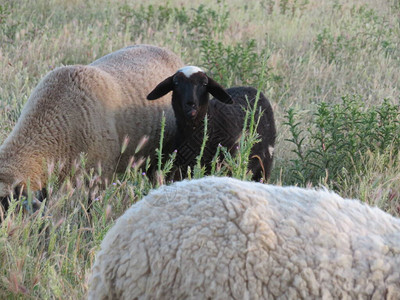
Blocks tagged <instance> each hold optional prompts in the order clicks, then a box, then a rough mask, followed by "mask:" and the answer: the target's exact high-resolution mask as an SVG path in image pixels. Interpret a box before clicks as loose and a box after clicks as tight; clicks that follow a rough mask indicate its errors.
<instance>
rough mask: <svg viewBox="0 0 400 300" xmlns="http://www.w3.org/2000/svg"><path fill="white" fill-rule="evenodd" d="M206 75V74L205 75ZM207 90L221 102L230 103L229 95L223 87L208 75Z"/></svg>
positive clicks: (231, 101)
mask: <svg viewBox="0 0 400 300" xmlns="http://www.w3.org/2000/svg"><path fill="white" fill-rule="evenodd" d="M207 77H208V76H207ZM207 91H208V92H209V93H210V94H211V95H213V96H214V97H215V99H218V100H219V101H221V102H224V103H226V104H232V103H233V100H232V98H231V96H229V95H228V93H227V92H226V91H225V90H224V88H223V87H222V86H221V85H220V84H219V83H218V82H216V81H215V80H214V79H212V78H210V77H208V84H207Z"/></svg>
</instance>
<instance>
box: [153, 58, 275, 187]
mask: <svg viewBox="0 0 400 300" xmlns="http://www.w3.org/2000/svg"><path fill="white" fill-rule="evenodd" d="M170 91H173V92H172V107H173V109H174V113H175V118H176V124H177V135H176V138H175V148H176V149H177V152H178V154H177V158H176V161H175V165H176V167H177V168H180V169H181V172H183V173H184V174H185V171H186V169H187V167H188V166H191V167H193V166H194V165H195V164H196V157H197V156H198V155H199V154H200V150H201V146H202V143H203V137H204V127H205V125H204V117H205V115H206V114H207V118H208V123H207V124H208V125H207V134H208V140H207V143H206V146H205V148H204V153H203V156H202V164H204V165H206V166H207V169H208V172H209V171H210V170H211V167H210V166H211V161H212V160H213V157H214V156H215V154H216V152H217V148H218V146H219V145H221V146H224V147H226V148H227V149H228V150H229V151H230V153H231V154H234V153H235V152H236V151H237V146H238V143H239V140H240V137H241V135H242V132H243V126H244V122H245V117H246V110H249V109H252V108H253V106H254V105H255V101H256V98H257V90H256V89H255V88H252V87H234V88H229V89H227V90H226V91H225V90H224V89H223V87H222V86H221V85H219V84H218V83H217V82H215V81H214V80H213V79H212V78H210V77H208V76H207V75H206V73H205V72H204V71H203V70H201V69H200V68H198V67H195V66H186V67H184V68H181V69H179V70H178V71H177V72H176V73H175V74H174V75H172V76H170V77H168V78H167V79H165V80H164V81H162V82H161V83H160V84H158V85H157V87H155V89H154V90H153V91H152V92H151V93H150V94H149V95H148V96H147V99H148V100H154V99H158V98H159V97H162V96H164V95H165V94H167V93H168V92H170ZM209 93H210V94H211V95H213V96H214V97H215V99H211V101H209ZM259 110H261V111H262V116H261V118H260V122H259V124H258V127H257V132H258V134H259V137H260V140H261V141H260V142H259V143H256V144H255V145H254V147H253V149H252V151H251V153H250V160H249V165H248V169H249V170H251V171H252V173H253V180H256V181H259V180H260V179H261V178H265V179H268V178H269V176H270V172H271V168H272V159H273V149H274V144H275V137H276V129H275V121H274V115H273V111H272V107H271V104H270V103H269V101H268V100H267V98H265V96H264V94H263V93H260V94H259V99H258V102H257V113H256V115H255V118H256V120H257V118H258V116H259ZM175 178H177V179H179V176H178V177H176V176H175Z"/></svg>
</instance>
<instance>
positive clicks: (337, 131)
mask: <svg viewBox="0 0 400 300" xmlns="http://www.w3.org/2000/svg"><path fill="white" fill-rule="evenodd" d="M296 117H297V114H296V112H295V111H294V110H293V109H289V110H288V111H287V115H286V120H287V121H286V122H285V123H284V124H285V125H287V126H288V127H289V130H290V133H291V138H289V139H287V141H289V142H290V143H292V144H293V145H294V147H295V148H294V149H293V150H292V151H293V153H294V155H295V158H294V159H292V160H291V163H292V166H291V171H292V176H293V177H292V181H291V183H292V184H293V183H296V182H298V183H301V184H302V185H304V184H306V183H307V182H311V183H312V184H317V183H319V182H320V181H321V180H323V181H325V182H328V183H330V185H331V186H333V187H336V186H335V185H337V184H338V183H339V182H340V178H341V175H342V174H344V173H346V174H359V173H360V172H362V170H363V165H362V163H361V162H362V158H363V156H364V155H365V153H367V152H371V153H376V154H382V153H385V151H386V150H387V149H389V148H390V149H394V150H393V152H392V155H395V156H396V155H397V153H398V149H399V146H400V141H399V139H398V136H399V134H400V109H399V108H398V106H397V105H393V104H391V103H390V102H389V101H388V100H384V101H383V103H382V104H381V105H378V106H374V107H370V108H369V109H366V108H365V105H364V102H363V101H362V99H361V98H360V97H358V96H345V97H342V103H340V104H327V103H325V102H322V103H320V104H319V105H318V108H317V111H316V112H315V114H314V117H313V119H312V120H311V125H308V126H304V125H303V124H301V122H300V121H298V120H297V118H296ZM307 127H308V130H304V129H302V128H307ZM305 141H307V144H308V146H307V147H306V146H305Z"/></svg>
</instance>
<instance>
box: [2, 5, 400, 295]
mask: <svg viewBox="0 0 400 300" xmlns="http://www.w3.org/2000/svg"><path fill="white" fill-rule="evenodd" d="M399 13H400V4H399V1H397V0H387V1H378V0H351V1H342V0H335V1H318V0H297V1H292V0H280V1H279V0H257V1H256V0H252V1H250V2H248V3H246V4H243V1H239V0H233V1H222V0H221V1H210V0H208V1H199V0H193V1H190V4H188V5H184V6H182V1H178V0H170V1H168V2H167V3H165V2H163V1H159V0H151V1H147V2H146V3H144V4H138V3H137V2H135V1H122V0H121V1H118V0H107V1H106V0H98V1H95V2H93V1H92V2H91V1H83V0H70V1H61V0H50V1H44V0H37V1H23V0H14V1H9V0H5V1H4V0H3V1H0V69H1V70H2V71H1V72H0V128H1V130H0V142H2V141H4V139H5V138H6V137H7V135H8V134H9V133H10V132H11V130H12V128H13V127H14V125H15V123H16V121H17V119H18V116H19V115H20V112H21V109H22V107H23V105H24V104H25V102H26V101H27V99H28V97H29V95H30V94H31V92H32V90H33V89H34V88H35V86H36V85H37V84H38V82H39V81H40V79H41V78H42V77H43V76H44V75H45V74H46V73H48V72H49V71H51V70H52V69H54V68H55V67H57V66H61V65H67V64H87V63H90V62H91V61H93V60H95V59H97V58H99V57H101V56H103V55H105V54H107V53H110V52H112V51H115V50H117V49H119V48H122V47H124V46H127V45H131V44H137V43H149V44H155V45H159V46H164V47H167V48H169V49H171V50H173V51H175V52H176V53H177V54H179V55H180V56H182V58H183V60H184V61H185V62H186V63H187V64H194V65H199V66H200V67H202V68H204V69H206V70H208V72H209V74H210V75H212V76H213V77H214V78H215V79H216V80H217V81H219V82H220V83H222V84H223V85H224V86H226V87H230V86H233V85H253V86H255V87H259V88H260V89H261V90H262V91H263V92H264V93H265V94H266V95H267V97H268V98H269V99H270V101H271V103H272V105H273V108H274V112H275V117H276V123H277V129H278V138H277V145H276V147H275V149H276V150H275V166H274V169H273V174H272V178H271V180H270V183H274V184H282V185H286V184H296V185H300V186H319V185H324V186H327V187H328V188H330V189H335V190H336V191H337V192H338V193H339V194H341V195H342V196H344V197H350V198H359V199H361V200H362V201H365V202H367V203H369V204H371V205H377V206H379V207H381V208H382V209H384V210H385V211H387V212H388V213H390V214H392V215H395V216H400V184H399V182H400V181H399V174H400V166H399V153H398V150H397V149H398V146H399V145H398V143H399V142H398V136H399V135H398V128H399V126H398V125H399V108H398V105H399V96H400V71H399V69H400V68H399V67H400V60H399V57H400V53H399V51H400V50H399V49H400V47H399V46H400V45H399V43H400V24H399V22H398V15H399ZM253 138H255V137H253ZM250 142H251V137H250ZM242 143H243V144H244V145H246V144H245V143H246V141H242ZM243 149H244V150H243V151H247V150H245V149H247V148H246V147H243ZM221 151H223V149H222V150H221ZM243 157H244V158H245V157H246V156H245V155H244V156H243ZM82 160H83V161H84V158H82ZM160 162H161V161H160ZM228 163H229V165H228V168H223V167H222V168H221V166H220V165H217V164H216V165H215V166H214V169H213V170H214V171H215V172H216V174H218V175H223V174H224V170H225V169H229V168H230V169H231V171H232V168H234V167H233V166H234V165H235V164H234V163H235V162H234V161H228ZM140 165H141V166H145V165H146V162H143V161H142V162H137V164H135V165H134V167H132V168H131V169H128V170H127V171H126V173H125V174H123V175H122V176H120V177H118V178H116V179H115V180H114V182H113V183H112V184H110V186H109V187H108V188H107V189H106V190H105V191H102V192H101V193H99V195H98V199H97V201H96V202H95V205H94V207H93V213H92V219H91V220H90V219H89V217H88V216H87V214H86V213H85V211H86V210H85V207H86V206H87V203H86V199H87V195H88V192H89V191H88V188H87V186H85V185H84V184H83V182H93V181H95V178H93V177H92V176H91V175H90V173H89V174H83V175H82V176H81V177H78V179H77V182H75V183H74V184H72V183H70V182H64V183H62V184H61V186H60V188H59V189H56V188H55V186H53V184H52V183H50V186H49V187H50V191H51V193H50V197H49V200H48V203H47V207H48V210H47V211H46V213H45V215H46V217H42V216H41V214H39V213H38V214H35V215H32V216H30V217H23V216H22V212H21V211H20V210H19V209H18V208H17V207H16V203H15V205H14V207H13V208H12V209H11V211H12V213H10V214H9V216H8V217H7V219H6V220H5V221H4V222H3V223H2V224H1V225H0V265H1V268H0V298H1V299H53V298H63V299H65V298H67V299H81V298H83V297H84V296H85V293H86V291H87V284H88V276H89V275H90V268H91V265H92V263H93V259H94V255H95V252H96V250H97V249H98V246H99V244H100V242H101V240H102V238H103V237H104V235H105V234H106V232H107V230H108V229H109V228H110V227H111V226H112V224H113V222H114V220H115V219H116V218H117V217H118V216H119V215H121V214H122V213H123V212H124V211H125V210H126V208H127V207H129V206H130V205H131V204H132V203H134V202H136V201H139V200H140V199H141V198H142V197H143V196H144V195H146V194H147V193H148V191H149V190H150V189H151V188H152V187H153V184H152V183H151V182H150V180H149V179H148V178H147V176H146V175H144V174H143V170H141V169H140V168H139V166H140ZM157 167H158V170H159V175H160V177H159V181H158V183H157V184H162V183H163V177H162V176H163V174H164V173H165V171H166V170H168V168H170V165H166V166H161V164H159V165H158V166H157ZM242 168H243V165H242V164H241V163H240V164H239V165H238V169H234V170H233V172H231V173H232V174H236V175H237V176H238V177H241V178H247V177H246V174H244V172H243V170H242ZM235 171H236V173H235ZM163 172H164V173H163ZM196 174H197V175H196V176H202V175H201V174H202V172H201V168H200V169H198V171H196Z"/></svg>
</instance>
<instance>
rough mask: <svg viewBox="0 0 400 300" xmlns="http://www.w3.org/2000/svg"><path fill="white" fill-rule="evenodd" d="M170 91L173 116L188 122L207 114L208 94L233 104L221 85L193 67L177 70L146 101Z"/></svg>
mask: <svg viewBox="0 0 400 300" xmlns="http://www.w3.org/2000/svg"><path fill="white" fill-rule="evenodd" d="M170 91H172V106H173V109H174V112H175V115H176V116H177V117H178V116H181V117H184V118H185V119H186V120H188V121H193V120H194V119H196V118H197V117H201V118H202V117H203V116H204V114H205V113H206V112H207V106H208V100H209V93H210V94H211V95H213V96H214V97H215V98H216V99H218V100H219V101H221V102H224V103H226V104H231V103H233V101H232V98H231V97H230V96H229V95H228V94H227V93H226V92H225V90H224V89H223V87H222V86H221V85H219V84H218V83H217V82H216V81H215V80H213V79H212V78H210V77H208V76H207V74H206V73H205V72H204V71H203V70H202V69H200V68H198V67H195V66H186V67H183V68H181V69H179V70H178V71H177V72H176V73H175V74H174V75H172V76H170V77H168V78H167V79H165V80H164V81H162V82H161V83H159V84H158V85H157V86H156V87H155V89H154V90H153V91H152V92H151V93H150V94H149V95H148V96H147V99H148V100H155V99H158V98H160V97H162V96H164V95H165V94H167V93H169V92H170Z"/></svg>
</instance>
